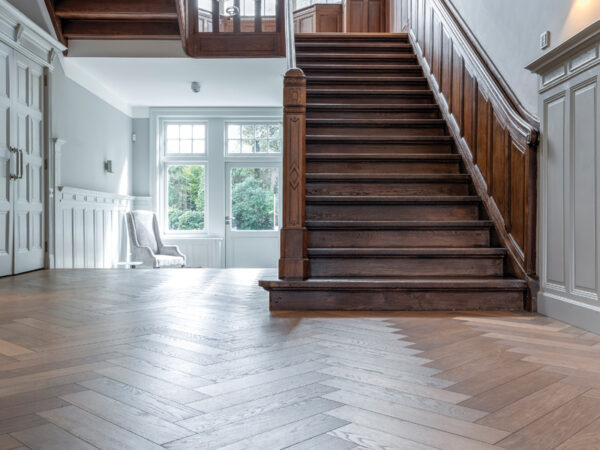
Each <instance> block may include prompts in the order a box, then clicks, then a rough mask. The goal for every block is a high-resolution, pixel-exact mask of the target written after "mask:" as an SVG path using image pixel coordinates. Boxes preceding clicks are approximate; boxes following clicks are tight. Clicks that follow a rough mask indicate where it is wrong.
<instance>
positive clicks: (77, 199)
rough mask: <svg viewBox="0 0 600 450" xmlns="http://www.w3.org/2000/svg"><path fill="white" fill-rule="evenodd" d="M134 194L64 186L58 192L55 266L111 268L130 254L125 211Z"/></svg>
mask: <svg viewBox="0 0 600 450" xmlns="http://www.w3.org/2000/svg"><path fill="white" fill-rule="evenodd" d="M132 204H133V197H129V196H124V195H116V194H108V193H105V192H97V191H88V190H84V189H77V188H72V187H61V188H59V189H58V192H57V195H56V217H55V218H56V222H55V223H56V225H55V227H56V228H55V230H56V235H55V236H56V253H55V267H56V268H57V269H61V268H109V267H115V266H116V265H117V263H118V262H119V261H125V260H126V259H127V255H128V253H129V252H128V244H127V228H126V223H125V212H127V211H129V210H130V209H131V206H132Z"/></svg>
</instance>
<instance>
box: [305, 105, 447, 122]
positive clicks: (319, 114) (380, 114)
mask: <svg viewBox="0 0 600 450" xmlns="http://www.w3.org/2000/svg"><path fill="white" fill-rule="evenodd" d="M306 117H307V118H309V119H370V120H378V119H439V118H440V114H439V112H437V111H417V112H385V111H364V112H363V111H339V110H337V109H335V110H331V111H327V110H319V111H315V110H312V111H311V109H310V105H308V107H307V114H306Z"/></svg>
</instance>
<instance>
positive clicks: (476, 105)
mask: <svg viewBox="0 0 600 450" xmlns="http://www.w3.org/2000/svg"><path fill="white" fill-rule="evenodd" d="M409 8H410V11H409V12H408V17H409V26H410V32H409V35H410V38H411V41H412V42H413V45H414V47H415V50H416V52H417V55H418V57H419V59H420V61H421V62H422V63H423V65H424V67H426V68H427V67H429V69H430V70H429V71H428V73H427V75H428V77H429V79H430V80H429V81H430V84H431V86H432V88H433V89H434V91H435V94H436V97H437V99H438V101H439V103H440V106H441V108H442V112H443V113H444V116H445V117H446V118H447V119H448V121H449V124H450V128H451V132H452V134H453V135H454V137H455V139H456V142H457V144H458V148H459V152H460V153H461V154H462V155H463V157H464V159H465V163H466V166H467V168H468V169H469V170H470V171H471V172H472V174H473V176H474V177H475V186H476V188H477V191H478V192H477V193H478V194H479V195H481V196H482V198H483V200H484V205H485V207H486V210H487V211H488V215H489V216H490V217H491V218H492V220H494V222H495V225H496V228H497V231H498V234H499V239H500V243H501V244H502V245H505V246H506V247H507V248H508V250H509V256H510V258H511V265H512V268H513V270H514V272H515V273H514V274H515V275H517V276H519V277H521V278H525V279H528V280H530V282H531V283H535V281H534V278H535V272H536V260H535V254H536V247H535V242H536V202H537V187H536V183H537V175H536V170H537V164H536V158H537V152H536V149H537V136H538V127H537V124H535V123H532V121H531V117H530V116H528V115H527V114H525V113H524V112H523V111H522V109H521V108H520V106H516V105H515V102H514V99H513V97H512V96H511V94H510V93H508V92H507V90H506V89H505V86H504V85H503V83H502V82H500V81H498V78H499V76H498V74H497V73H495V71H494V69H493V67H491V66H489V65H488V64H487V63H486V62H487V60H486V59H485V57H483V56H481V53H480V51H479V49H478V46H477V44H475V43H473V42H472V39H471V37H470V34H469V33H468V32H466V31H465V30H464V29H463V28H462V27H461V22H460V21H458V20H456V18H455V16H454V14H453V10H452V9H450V7H449V6H448V5H447V4H446V2H443V1H441V0H412V1H411V2H410V3H409Z"/></svg>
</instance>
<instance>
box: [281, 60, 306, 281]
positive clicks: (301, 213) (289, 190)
mask: <svg viewBox="0 0 600 450" xmlns="http://www.w3.org/2000/svg"><path fill="white" fill-rule="evenodd" d="M283 106H284V109H283V214H282V216H283V224H282V228H281V258H280V259H279V278H281V279H282V280H302V279H305V278H308V274H309V266H308V258H307V253H306V227H305V202H306V197H305V196H306V77H305V76H304V73H303V72H302V70H300V69H290V70H288V72H287V73H286V74H285V78H284V81H283Z"/></svg>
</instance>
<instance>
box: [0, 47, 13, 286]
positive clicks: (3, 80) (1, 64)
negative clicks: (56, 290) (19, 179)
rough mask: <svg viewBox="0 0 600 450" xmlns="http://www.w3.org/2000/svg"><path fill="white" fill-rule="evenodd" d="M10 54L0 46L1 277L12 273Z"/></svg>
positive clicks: (11, 66)
mask: <svg viewBox="0 0 600 450" xmlns="http://www.w3.org/2000/svg"><path fill="white" fill-rule="evenodd" d="M12 60H13V50H12V49H11V48H10V47H8V46H7V45H4V44H1V43H0V124H4V126H0V276H4V275H10V274H12V273H13V250H12V249H13V221H14V219H13V184H14V183H13V181H12V179H11V175H14V174H15V172H14V171H15V169H16V167H15V163H14V162H13V159H15V158H13V153H12V152H11V150H10V149H11V145H12V143H11V141H10V139H11V135H12V132H11V130H10V126H11V124H12V121H11V120H10V115H11V90H12V89H11V86H12V83H11V80H12V79H13V78H14V77H13V76H11V72H12V69H13V68H14V66H13V63H12Z"/></svg>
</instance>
